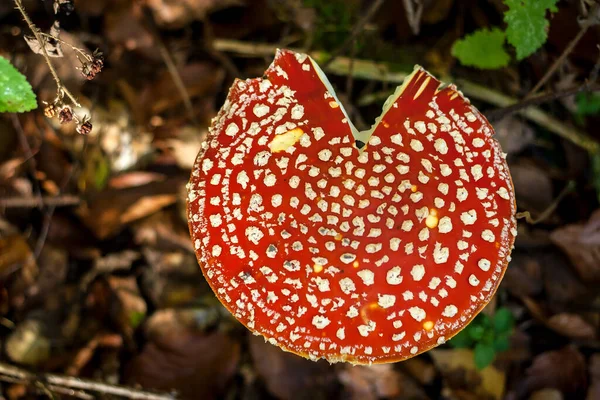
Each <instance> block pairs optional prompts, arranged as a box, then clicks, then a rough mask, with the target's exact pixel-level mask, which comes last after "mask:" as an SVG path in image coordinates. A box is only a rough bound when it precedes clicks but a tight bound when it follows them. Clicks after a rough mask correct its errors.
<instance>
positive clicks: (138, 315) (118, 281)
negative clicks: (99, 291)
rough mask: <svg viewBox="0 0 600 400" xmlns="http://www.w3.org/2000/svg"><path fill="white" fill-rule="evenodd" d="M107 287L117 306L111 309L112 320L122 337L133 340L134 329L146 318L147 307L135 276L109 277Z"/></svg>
mask: <svg viewBox="0 0 600 400" xmlns="http://www.w3.org/2000/svg"><path fill="white" fill-rule="evenodd" d="M107 281H108V285H109V287H110V288H111V290H112V291H113V294H114V295H115V297H116V300H117V304H115V306H113V307H111V311H112V314H113V320H114V321H115V322H116V324H117V325H118V327H119V329H120V331H121V332H123V334H124V336H125V337H126V338H127V339H129V340H133V333H134V331H135V329H136V328H137V327H138V325H140V324H141V323H142V322H143V320H144V319H145V318H146V313H147V311H148V306H147V305H146V301H145V300H144V298H143V297H142V296H141V294H140V290H139V288H138V285H137V281H136V277H135V276H127V277H119V276H109V277H108V278H107Z"/></svg>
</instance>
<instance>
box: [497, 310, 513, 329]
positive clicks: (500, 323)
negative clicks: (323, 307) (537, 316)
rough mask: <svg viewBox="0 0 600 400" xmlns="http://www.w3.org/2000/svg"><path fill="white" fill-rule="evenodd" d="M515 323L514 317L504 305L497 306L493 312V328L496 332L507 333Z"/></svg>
mask: <svg viewBox="0 0 600 400" xmlns="http://www.w3.org/2000/svg"><path fill="white" fill-rule="evenodd" d="M514 325H515V317H513V315H512V312H510V310H509V309H508V308H506V307H503V308H499V309H498V310H496V313H495V314H494V330H495V331H496V332H497V333H509V332H511V331H512V329H513V326H514Z"/></svg>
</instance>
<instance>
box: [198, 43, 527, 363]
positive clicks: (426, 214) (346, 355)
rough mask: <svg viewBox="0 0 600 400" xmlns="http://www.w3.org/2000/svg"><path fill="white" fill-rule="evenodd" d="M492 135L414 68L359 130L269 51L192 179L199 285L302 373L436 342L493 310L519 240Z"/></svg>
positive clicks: (454, 95)
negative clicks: (299, 362)
mask: <svg viewBox="0 0 600 400" xmlns="http://www.w3.org/2000/svg"><path fill="white" fill-rule="evenodd" d="M492 135H493V129H492V127H491V126H490V124H489V123H488V122H487V120H486V119H485V118H484V117H483V116H482V115H481V114H480V113H479V112H478V111H477V110H476V109H475V108H474V107H472V106H471V105H470V103H469V101H468V100H466V99H465V98H464V97H463V96H462V95H461V93H460V92H458V91H457V89H456V87H455V86H453V85H447V86H444V85H442V84H441V83H440V82H439V81H438V80H437V79H435V78H434V77H433V76H431V75H430V74H429V73H427V72H426V71H424V70H423V69H422V68H421V67H416V68H415V70H414V72H413V73H412V74H411V75H410V76H409V77H408V78H407V79H406V81H405V83H404V84H403V85H402V86H401V87H399V88H398V89H397V90H396V93H394V94H393V95H392V96H391V97H390V99H388V101H387V102H386V105H385V107H384V112H383V114H382V116H381V117H380V118H379V119H378V121H377V123H376V124H375V125H374V127H373V128H372V129H371V130H370V131H368V132H358V131H357V130H356V129H355V128H354V126H353V125H352V123H351V122H350V121H349V119H348V117H347V115H346V113H345V111H344V109H343V107H342V105H341V104H340V102H339V101H338V99H337V98H336V96H335V94H334V92H333V89H332V88H331V85H330V84H329V82H328V81H327V79H326V78H325V76H324V74H323V73H322V71H321V70H320V68H319V67H318V66H317V65H316V63H315V62H314V61H313V60H312V59H311V58H310V57H308V56H306V55H303V54H297V53H293V52H290V51H279V52H278V53H277V55H276V57H275V61H274V62H273V64H272V65H271V66H270V67H269V69H268V70H267V71H266V74H265V77H264V78H262V79H251V80H246V81H241V80H237V81H236V82H235V83H234V85H233V87H232V88H231V90H230V93H229V96H228V98H227V100H226V102H225V104H224V106H223V107H222V109H221V110H220V112H219V114H218V116H217V117H216V118H215V119H214V120H213V124H212V127H211V129H210V134H209V138H208V140H207V142H206V143H204V145H203V148H202V150H201V151H200V154H199V155H198V158H197V161H196V165H195V168H194V170H193V172H192V177H191V180H190V183H189V187H188V190H189V197H188V210H189V221H190V231H191V235H192V238H193V239H194V242H195V249H196V253H197V256H198V260H199V263H200V265H201V267H202V270H203V272H204V275H205V276H206V279H207V280H208V282H209V283H210V285H211V287H212V288H213V290H214V291H215V293H216V295H217V297H218V298H219V299H220V300H221V302H222V303H223V304H224V305H225V307H227V308H228V309H229V310H230V311H231V312H232V313H233V315H234V316H235V317H236V318H237V319H238V320H239V321H240V322H242V323H243V324H244V325H245V326H246V327H248V328H249V329H250V330H251V331H253V332H254V333H256V334H262V335H263V336H264V337H265V338H266V339H267V340H268V341H269V342H271V343H273V344H276V345H278V346H280V347H282V348H283V349H285V350H287V351H291V352H294V353H296V354H299V355H302V356H305V357H308V358H311V359H318V358H325V359H327V360H328V361H330V362H336V361H349V362H352V363H359V364H368V363H383V362H394V361H400V360H403V359H406V358H409V357H412V356H414V355H416V354H419V353H421V352H423V351H426V350H428V349H430V348H432V347H434V346H436V345H439V344H441V343H444V341H445V340H447V339H449V338H450V337H452V336H453V335H455V334H456V333H457V332H458V331H460V330H461V329H462V328H463V327H464V326H465V325H466V324H467V323H468V322H469V321H470V320H471V319H472V318H473V317H474V316H475V315H476V314H477V313H478V312H479V311H480V310H481V309H482V308H483V307H484V306H485V305H486V304H487V303H488V301H489V300H490V299H491V297H492V296H493V294H494V292H495V290H496V289H497V287H498V285H499V283H500V280H501V278H502V276H503V274H504V270H505V268H506V265H507V263H508V260H509V258H510V257H509V254H510V251H511V249H512V246H513V242H514V239H515V235H516V221H515V219H514V214H515V202H514V194H513V186H512V183H511V178H510V174H509V170H508V167H507V164H506V162H505V159H504V156H503V154H502V152H501V150H500V147H499V145H498V143H497V142H496V140H494V139H493V138H492ZM357 139H358V140H361V141H363V142H365V143H367V145H366V146H365V147H364V148H363V149H361V150H359V149H358V148H357V147H356V146H355V140H357Z"/></svg>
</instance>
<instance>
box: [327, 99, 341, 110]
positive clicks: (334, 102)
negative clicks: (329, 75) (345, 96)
mask: <svg viewBox="0 0 600 400" xmlns="http://www.w3.org/2000/svg"><path fill="white" fill-rule="evenodd" d="M339 106H340V105H339V104H338V103H337V101H333V100H332V101H330V102H329V107H331V108H338V107H339Z"/></svg>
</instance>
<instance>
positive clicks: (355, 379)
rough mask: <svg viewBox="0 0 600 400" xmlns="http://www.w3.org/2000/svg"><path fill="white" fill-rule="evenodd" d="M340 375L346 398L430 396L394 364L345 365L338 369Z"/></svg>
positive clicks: (374, 399)
mask: <svg viewBox="0 0 600 400" xmlns="http://www.w3.org/2000/svg"><path fill="white" fill-rule="evenodd" d="M338 377H339V379H340V382H341V383H342V384H343V385H344V392H343V394H342V395H341V397H342V398H344V399H356V400H371V399H372V400H377V399H381V398H385V399H388V398H389V399H412V400H426V399H428V398H429V397H428V396H427V395H426V394H425V392H424V391H423V389H422V388H421V387H420V386H419V385H418V384H417V383H415V382H414V381H413V380H412V379H411V378H409V377H407V376H405V375H404V374H403V373H402V372H401V371H399V370H398V369H396V368H395V366H394V364H379V365H371V366H364V365H363V366H352V365H343V366H342V367H341V368H339V369H338Z"/></svg>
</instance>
